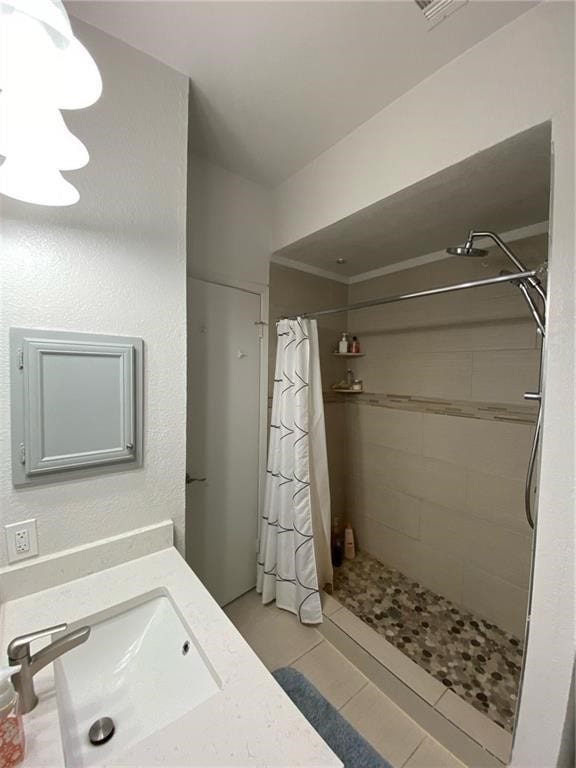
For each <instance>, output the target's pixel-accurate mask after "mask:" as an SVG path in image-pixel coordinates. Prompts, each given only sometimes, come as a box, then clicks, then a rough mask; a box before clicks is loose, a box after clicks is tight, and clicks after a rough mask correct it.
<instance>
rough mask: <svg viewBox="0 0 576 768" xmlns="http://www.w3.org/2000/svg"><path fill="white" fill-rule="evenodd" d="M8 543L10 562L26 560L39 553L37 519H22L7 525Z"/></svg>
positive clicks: (5, 528)
mask: <svg viewBox="0 0 576 768" xmlns="http://www.w3.org/2000/svg"><path fill="white" fill-rule="evenodd" d="M4 530H5V532H6V543H7V545H8V562H9V563H13V562H14V561H15V560H24V559H25V558H27V557H34V556H35V555H37V554H38V536H37V533H36V520H35V519H33V520H22V521H21V522H19V523H11V524H10V525H5V526H4Z"/></svg>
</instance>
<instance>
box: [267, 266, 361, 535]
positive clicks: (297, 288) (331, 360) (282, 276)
mask: <svg viewBox="0 0 576 768" xmlns="http://www.w3.org/2000/svg"><path fill="white" fill-rule="evenodd" d="M347 301H348V286H346V285H344V284H343V283H338V282H336V281H335V280H327V279H326V278H324V277H317V276H316V275H311V274H308V273H306V272H301V271H299V270H296V269H289V268H287V267H283V266H281V265H279V264H274V263H272V264H271V265H270V337H269V339H270V341H269V347H268V349H269V366H268V375H269V385H268V392H269V393H270V396H271V395H272V392H273V389H274V387H273V379H274V366H275V363H276V325H275V321H276V320H278V318H279V317H282V316H283V315H294V314H297V313H298V312H305V311H306V310H310V309H322V308H328V307H334V306H340V305H342V304H346V303H347ZM345 328H346V315H345V314H343V315H328V316H327V317H321V318H318V339H319V345H320V367H321V372H322V389H323V391H324V392H328V391H329V390H330V387H331V386H332V384H334V383H336V382H337V381H339V380H340V379H341V378H342V377H343V375H344V372H345V369H346V366H345V365H344V364H343V362H342V360H341V359H339V358H337V357H334V356H333V355H332V351H333V349H334V347H335V345H336V343H337V341H338V339H339V338H340V335H341V333H342V331H343V330H345ZM324 418H325V421H326V447H327V450H328V471H329V473H330V496H331V508H332V517H333V518H334V517H336V516H339V517H340V520H341V521H343V516H344V514H345V483H346V465H347V450H346V445H347V441H346V434H345V413H344V401H342V400H337V399H335V398H334V397H329V398H328V399H327V401H325V403H324Z"/></svg>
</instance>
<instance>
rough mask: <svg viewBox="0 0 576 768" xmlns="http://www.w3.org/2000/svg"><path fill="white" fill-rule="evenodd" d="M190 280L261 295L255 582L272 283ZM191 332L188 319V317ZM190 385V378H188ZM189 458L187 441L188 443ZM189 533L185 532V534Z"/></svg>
mask: <svg viewBox="0 0 576 768" xmlns="http://www.w3.org/2000/svg"><path fill="white" fill-rule="evenodd" d="M188 280H197V281H198V282H201V283H211V284H212V285H221V286H222V287H224V288H234V289H236V290H238V291H244V292H245V293H252V294H254V295H256V296H258V297H259V299H260V317H259V319H258V320H257V321H256V323H257V324H258V328H259V341H260V379H259V386H258V414H259V417H258V502H257V510H256V541H255V542H254V583H256V555H257V554H258V532H259V525H258V523H259V521H260V514H261V511H262V506H263V504H264V488H265V480H266V465H267V459H268V457H267V448H268V346H269V343H268V331H269V293H270V289H269V286H267V285H264V284H263V283H251V282H245V281H242V280H228V279H226V280H218V279H212V280H211V279H207V278H204V277H195V276H194V275H190V274H188V275H186V283H187V285H186V288H187V290H188ZM186 334H188V320H186ZM186 386H188V380H186ZM186 460H188V445H186ZM185 535H186V534H185Z"/></svg>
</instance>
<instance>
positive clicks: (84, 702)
mask: <svg viewBox="0 0 576 768" xmlns="http://www.w3.org/2000/svg"><path fill="white" fill-rule="evenodd" d="M134 603H135V601H131V602H130V603H129V604H128V605H119V606H116V607H115V608H114V609H111V610H110V611H106V612H105V613H104V614H101V615H99V616H95V617H91V618H87V619H85V620H84V621H83V622H78V623H77V624H75V625H74V628H75V627H76V626H82V625H83V624H88V625H90V626H91V627H92V632H91V634H90V637H89V638H88V640H87V641H86V642H85V643H84V644H83V645H81V646H79V647H77V648H75V649H74V650H72V651H69V652H68V653H67V654H65V655H64V656H61V657H60V659H58V660H57V661H56V662H55V681H56V697H57V701H58V713H59V717H60V729H61V733H62V742H63V748H64V757H65V761H66V765H67V766H74V768H81V766H89V765H95V764H99V763H106V762H108V761H110V762H114V761H115V759H116V758H117V757H118V756H120V755H121V754H122V753H124V752H126V750H128V749H129V748H130V747H131V746H132V745H134V744H136V743H137V742H139V741H141V740H142V739H144V738H146V737H147V736H150V735H151V734H152V733H154V732H155V731H158V730H160V729H161V728H163V727H164V726H166V725H168V724H169V723H171V722H173V721H174V720H177V719H178V718H180V717H182V715H185V714H186V713H188V712H190V710H192V709H194V707H197V706H198V705H199V704H201V703H202V702H203V701H205V700H206V699H208V698H209V697H211V696H213V695H214V694H215V693H217V692H218V691H219V690H220V686H219V681H218V678H217V676H216V674H215V673H214V671H213V670H212V669H211V667H210V665H209V663H208V661H207V659H206V658H205V656H204V654H203V653H202V651H201V650H200V648H199V646H198V645H197V643H196V642H195V639H194V637H193V635H192V633H191V631H190V629H189V628H188V627H187V626H186V624H185V623H184V621H183V620H182V619H181V618H180V616H179V615H178V613H177V611H176V609H175V607H174V605H173V603H172V601H171V599H170V597H169V596H168V595H167V594H158V593H153V594H151V595H144V596H142V597H141V598H140V599H139V600H138V601H137V604H136V605H135V604H134ZM101 717H110V718H112V720H113V721H114V724H115V732H114V735H113V737H112V738H111V739H110V740H109V741H108V742H107V743H105V744H101V745H99V746H94V745H92V744H91V743H90V740H89V738H88V731H89V730H90V726H91V725H92V723H93V722H94V721H95V720H97V719H98V718H101Z"/></svg>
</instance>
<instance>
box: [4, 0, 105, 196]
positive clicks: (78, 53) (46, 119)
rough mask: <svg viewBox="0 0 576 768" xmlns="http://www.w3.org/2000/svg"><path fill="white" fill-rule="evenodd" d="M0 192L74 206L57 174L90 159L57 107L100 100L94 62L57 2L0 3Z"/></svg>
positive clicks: (74, 106)
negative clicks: (0, 157) (1, 160)
mask: <svg viewBox="0 0 576 768" xmlns="http://www.w3.org/2000/svg"><path fill="white" fill-rule="evenodd" d="M0 89H1V93H0V155H1V156H2V157H4V158H5V159H4V162H3V163H2V165H0V192H1V193H3V194H5V195H8V196H9V197H13V198H15V199H17V200H22V201H24V202H29V203H36V204H38V205H72V204H73V203H75V202H77V201H78V199H79V194H78V191H77V190H76V188H75V187H74V186H73V185H72V184H70V182H68V181H66V180H65V179H64V178H63V177H62V176H61V174H60V171H62V170H73V169H76V168H82V167H83V166H84V165H86V163H87V162H88V159H89V155H88V151H87V150H86V147H85V146H84V145H83V144H82V142H81V141H79V139H77V138H76V137H75V136H73V134H72V133H71V132H70V131H69V130H68V128H67V127H66V124H65V122H64V119H63V117H62V115H61V114H60V110H61V109H82V108H84V107H88V106H90V105H91V104H93V103H94V102H95V101H97V100H98V99H99V98H100V94H101V93H102V79H101V77H100V73H99V71H98V67H97V66H96V64H95V62H94V60H93V59H92V57H91V56H90V54H89V53H88V51H87V50H86V48H84V46H83V45H82V44H81V43H80V42H79V41H78V40H77V39H76V38H75V37H74V33H73V31H72V28H71V26H70V20H69V19H68V15H67V13H66V10H65V9H64V6H63V5H62V2H61V0H0Z"/></svg>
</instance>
